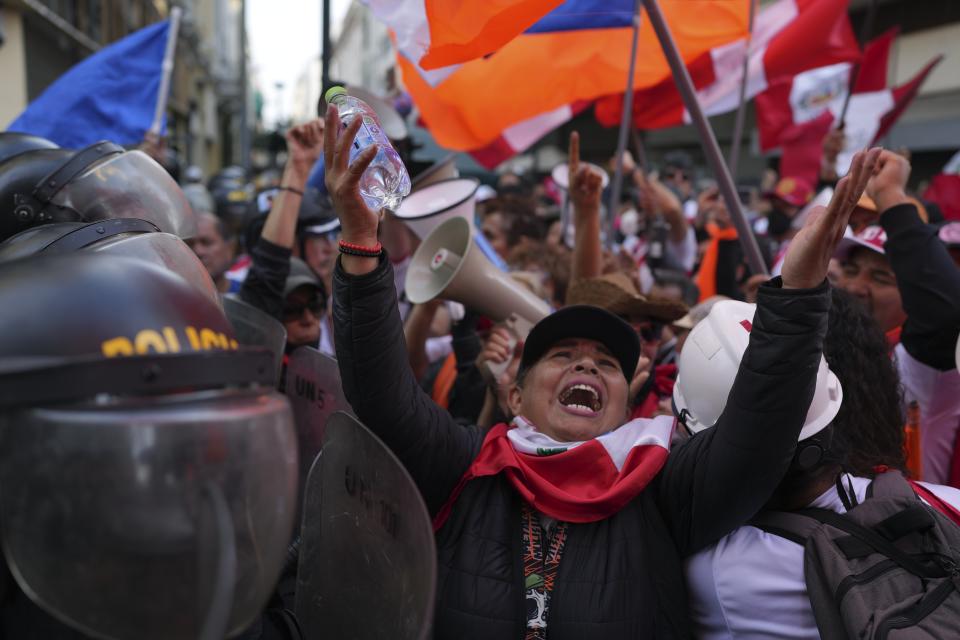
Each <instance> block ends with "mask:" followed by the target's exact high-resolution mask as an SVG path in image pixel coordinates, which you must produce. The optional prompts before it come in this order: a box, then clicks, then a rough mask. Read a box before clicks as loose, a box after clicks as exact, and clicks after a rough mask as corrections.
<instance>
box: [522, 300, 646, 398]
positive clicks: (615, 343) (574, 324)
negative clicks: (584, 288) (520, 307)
mask: <svg viewBox="0 0 960 640" xmlns="http://www.w3.org/2000/svg"><path fill="white" fill-rule="evenodd" d="M565 338H585V339H588V340H596V341H597V342H599V343H600V344H602V345H604V346H605V347H606V348H607V349H609V350H610V353H612V354H613V356H614V357H615V358H616V359H617V361H618V362H619V363H620V369H621V371H623V377H625V378H626V379H627V380H628V381H629V380H630V379H631V378H633V373H634V372H635V371H636V369H637V361H638V360H639V359H640V339H639V338H638V337H637V332H636V331H634V330H633V327H631V326H630V325H629V324H627V323H626V322H624V321H623V320H621V319H620V318H618V317H617V316H615V315H613V314H612V313H610V312H609V311H605V310H603V309H601V308H600V307H592V306H588V305H573V306H569V307H564V308H563V309H560V310H559V311H557V312H555V313H552V314H550V315H549V316H547V317H546V318H544V319H543V320H541V321H540V322H538V323H537V324H536V326H534V327H533V329H532V330H531V331H530V335H529V336H527V341H526V343H524V345H523V355H522V356H521V358H520V370H521V371H526V370H527V369H529V368H530V367H532V366H533V365H535V364H536V363H537V361H538V360H540V358H542V357H543V355H544V354H545V353H546V352H547V351H548V350H549V349H550V347H552V346H553V345H555V344H556V343H557V342H559V341H560V340H563V339H565Z"/></svg>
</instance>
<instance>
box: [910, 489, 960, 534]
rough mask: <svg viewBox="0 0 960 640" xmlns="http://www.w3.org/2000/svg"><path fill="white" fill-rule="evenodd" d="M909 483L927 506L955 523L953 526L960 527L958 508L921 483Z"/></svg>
mask: <svg viewBox="0 0 960 640" xmlns="http://www.w3.org/2000/svg"><path fill="white" fill-rule="evenodd" d="M908 482H909V483H910V486H911V487H913V490H914V491H916V492H917V495H918V496H920V497H921V498H923V499H924V500H925V501H926V502H927V504H929V505H930V506H931V507H933V508H934V509H936V510H937V511H939V512H940V513H941V514H942V515H943V516H944V517H946V518H947V519H949V520H950V521H951V522H953V524H955V525H957V526H960V511H958V510H957V509H956V507H954V506H953V505H952V504H950V503H949V502H947V501H946V500H944V499H943V498H941V497H940V496H938V495H937V494H935V493H934V492H933V491H930V489H927V488H926V487H925V486H923V485H922V484H920V483H919V482H916V481H914V480H909V481H908Z"/></svg>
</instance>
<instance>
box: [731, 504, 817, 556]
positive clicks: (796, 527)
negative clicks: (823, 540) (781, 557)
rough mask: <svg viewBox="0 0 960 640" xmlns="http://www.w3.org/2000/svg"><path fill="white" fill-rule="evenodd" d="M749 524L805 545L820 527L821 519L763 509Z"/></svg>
mask: <svg viewBox="0 0 960 640" xmlns="http://www.w3.org/2000/svg"><path fill="white" fill-rule="evenodd" d="M747 524H748V525H750V526H751V527H756V528H757V529H760V530H761V531H766V532H767V533H770V534H773V535H775V536H780V537H781V538H785V539H787V540H789V541H791V542H795V543H797V544H798V545H800V546H801V547H802V546H805V545H806V544H807V540H808V539H809V538H810V536H811V535H813V532H814V531H816V530H817V529H819V528H820V521H819V520H817V519H815V518H811V517H810V516H807V515H804V514H802V513H795V512H790V511H761V512H760V513H758V514H757V515H755V516H754V517H753V518H751V519H750V521H749V522H747Z"/></svg>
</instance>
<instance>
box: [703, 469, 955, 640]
mask: <svg viewBox="0 0 960 640" xmlns="http://www.w3.org/2000/svg"><path fill="white" fill-rule="evenodd" d="M848 480H849V481H850V482H852V484H853V489H854V492H855V493H856V495H857V500H859V501H863V500H864V499H865V498H866V494H867V487H868V486H870V480H869V479H868V478H857V477H854V476H850V475H845V476H844V481H843V484H844V486H846V485H847V481H848ZM923 484H924V486H925V487H926V488H927V489H929V490H930V491H931V492H933V493H934V494H936V495H937V496H938V497H939V498H941V499H943V500H944V501H945V502H947V503H949V504H951V505H953V506H955V507H958V508H960V491H958V490H957V489H954V488H952V487H943V486H939V485H931V484H927V483H923ZM810 506H811V507H821V508H824V509H832V510H833V511H836V512H838V513H844V512H845V511H846V509H845V508H844V506H843V502H841V500H840V496H839V495H838V494H837V488H836V487H835V486H834V487H831V488H830V489H829V490H827V491H826V492H825V493H823V494H822V495H821V496H820V497H818V498H817V499H816V500H814V501H813V502H812V503H811V504H810ZM686 578H687V588H688V591H689V595H690V617H691V620H692V622H693V629H694V635H695V636H696V637H698V638H703V639H709V640H719V639H721V638H724V639H726V638H736V639H737V640H747V639H749V640H767V639H769V638H809V639H812V640H815V639H817V638H819V637H820V634H819V632H818V631H817V622H816V620H815V619H814V617H813V609H812V608H811V606H810V599H809V597H808V596H807V585H806V582H805V581H804V578H803V547H801V546H800V545H798V544H796V543H795V542H791V541H790V540H787V539H786V538H781V537H780V536H777V535H774V534H772V533H767V532H765V531H761V530H760V529H757V528H756V527H750V526H744V527H740V528H739V529H737V530H736V531H734V532H733V533H731V534H729V535H727V536H726V537H724V538H723V539H721V540H720V542H718V543H717V544H715V545H713V546H712V547H709V548H707V549H704V550H703V551H701V552H700V553H697V554H696V555H694V556H692V557H691V558H690V559H688V560H687V562H686Z"/></svg>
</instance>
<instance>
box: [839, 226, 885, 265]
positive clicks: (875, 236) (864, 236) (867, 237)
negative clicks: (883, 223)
mask: <svg viewBox="0 0 960 640" xmlns="http://www.w3.org/2000/svg"><path fill="white" fill-rule="evenodd" d="M886 242H887V233H886V231H884V230H883V228H882V227H878V226H876V225H870V226H869V227H866V228H864V230H863V231H861V232H860V233H857V234H854V233H853V232H852V231H851V230H850V227H847V230H846V232H845V233H844V234H843V239H842V240H840V244H838V245H837V250H836V251H834V252H833V257H834V258H839V259H840V260H843V259H844V258H846V257H847V256H848V255H850V252H851V251H852V250H853V249H854V248H856V247H866V248H868V249H870V250H872V251H876V252H877V253H880V254H884V255H885V254H886V251H884V250H883V245H884V244H886Z"/></svg>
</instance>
